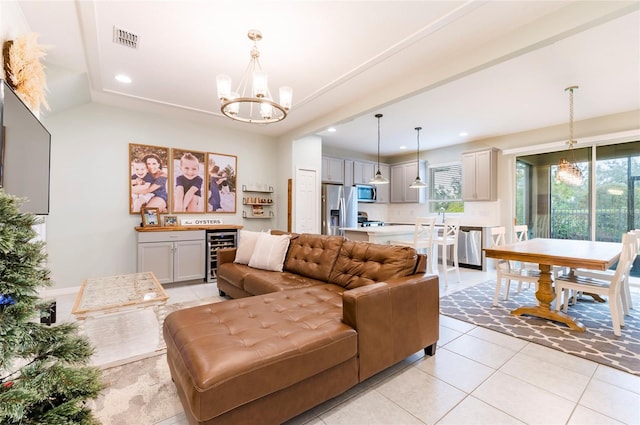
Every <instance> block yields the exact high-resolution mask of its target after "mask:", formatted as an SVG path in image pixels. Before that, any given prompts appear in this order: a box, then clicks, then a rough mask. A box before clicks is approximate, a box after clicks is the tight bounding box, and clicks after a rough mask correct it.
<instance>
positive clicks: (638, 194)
mask: <svg viewBox="0 0 640 425" xmlns="http://www.w3.org/2000/svg"><path fill="white" fill-rule="evenodd" d="M578 166H580V168H581V169H582V171H583V175H584V178H585V182H584V183H583V184H582V185H581V186H569V185H567V184H564V183H561V182H557V181H555V179H554V178H553V177H554V173H555V168H556V167H555V165H551V166H547V165H543V166H541V167H538V170H537V172H538V173H540V172H541V171H542V172H544V170H545V168H546V169H547V170H548V171H547V172H548V173H549V175H548V176H547V180H548V181H549V182H550V187H549V189H550V194H549V195H548V196H549V200H548V201H549V211H548V212H547V214H548V216H549V217H550V220H549V226H550V229H549V230H550V236H551V237H553V238H559V239H583V240H588V239H591V231H590V229H591V224H592V221H593V220H595V230H596V240H601V241H616V242H619V241H620V238H621V235H622V233H624V232H626V231H627V230H629V229H631V228H640V153H639V154H638V155H634V156H624V157H617V158H609V159H601V160H597V161H596V166H595V177H596V178H595V189H594V194H595V195H594V196H595V216H594V217H592V216H591V213H590V208H591V198H592V197H591V192H590V189H589V178H590V172H591V167H590V166H589V163H588V162H582V163H578ZM534 168H535V167H534V166H532V165H529V164H526V163H524V162H518V163H517V167H516V218H517V220H518V222H519V223H526V224H529V225H530V226H532V225H533V224H534V223H536V222H537V220H536V218H537V215H538V214H543V213H544V210H542V211H540V210H539V209H538V210H536V211H527V208H528V206H529V205H531V201H532V200H533V199H536V200H538V201H541V199H540V197H541V196H544V192H545V190H544V189H545V188H544V187H542V188H538V193H529V192H528V190H530V189H529V188H530V186H531V185H532V183H531V182H532V180H533V179H534V177H533V175H534V174H535V173H534ZM538 179H539V180H538V184H539V185H540V183H539V182H540V181H544V179H540V178H539V176H538ZM543 186H544V185H543ZM528 197H530V198H528ZM527 200H528V202H527ZM634 202H635V204H634V205H632V203H634ZM528 217H530V218H529V221H530V222H529V223H528V222H527V218H528Z"/></svg>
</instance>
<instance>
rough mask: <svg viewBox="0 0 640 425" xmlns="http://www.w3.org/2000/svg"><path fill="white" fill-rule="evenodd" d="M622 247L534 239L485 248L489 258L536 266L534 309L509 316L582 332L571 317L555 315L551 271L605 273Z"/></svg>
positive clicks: (563, 240) (561, 313)
mask: <svg viewBox="0 0 640 425" xmlns="http://www.w3.org/2000/svg"><path fill="white" fill-rule="evenodd" d="M621 251H622V245H621V244H620V243H614V242H597V241H581V240H572V239H549V238H535V239H530V240H526V241H522V242H516V243H512V244H508V245H503V246H497V247H492V248H484V252H485V255H486V256H487V257H489V258H496V259H501V260H512V261H522V262H527V263H536V264H538V266H539V268H540V277H539V278H538V290H537V291H536V299H537V300H538V304H537V305H532V306H524V307H519V308H517V309H515V310H513V311H512V312H511V314H514V315H516V316H520V315H523V314H526V315H529V316H535V317H541V318H543V319H548V320H553V321H555V322H560V323H564V324H566V325H567V326H569V328H571V329H574V330H577V331H582V332H584V330H585V326H584V325H583V324H582V323H580V322H579V321H577V320H575V318H573V317H572V316H570V315H568V314H565V313H563V312H562V311H555V310H553V309H552V308H551V303H552V302H553V300H554V299H555V297H556V293H555V291H554V289H553V287H552V284H553V279H552V277H551V268H552V267H553V266H560V267H568V268H585V269H593V270H606V269H608V268H609V267H611V266H612V265H613V264H615V262H616V261H617V260H618V258H619V257H620V253H621Z"/></svg>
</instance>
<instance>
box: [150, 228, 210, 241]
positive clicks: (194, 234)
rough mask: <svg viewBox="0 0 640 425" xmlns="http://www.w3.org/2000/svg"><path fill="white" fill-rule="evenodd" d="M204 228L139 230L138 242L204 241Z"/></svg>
mask: <svg viewBox="0 0 640 425" xmlns="http://www.w3.org/2000/svg"><path fill="white" fill-rule="evenodd" d="M204 234H205V231H204V230H179V231H173V232H172V231H168V232H138V242H176V241H197V240H203V241H204Z"/></svg>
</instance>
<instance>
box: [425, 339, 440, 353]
mask: <svg viewBox="0 0 640 425" xmlns="http://www.w3.org/2000/svg"><path fill="white" fill-rule="evenodd" d="M437 344H438V343H437V342H434V343H433V344H431V345H430V346H428V347H424V354H425V355H427V356H433V355H435V354H436V345H437Z"/></svg>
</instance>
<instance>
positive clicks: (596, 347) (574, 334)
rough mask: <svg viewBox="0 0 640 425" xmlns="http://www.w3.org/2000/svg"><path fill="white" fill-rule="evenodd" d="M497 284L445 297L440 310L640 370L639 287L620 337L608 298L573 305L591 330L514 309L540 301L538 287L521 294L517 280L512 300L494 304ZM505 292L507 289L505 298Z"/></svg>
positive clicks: (574, 313)
mask: <svg viewBox="0 0 640 425" xmlns="http://www.w3.org/2000/svg"><path fill="white" fill-rule="evenodd" d="M495 285H496V284H495V281H488V282H484V283H480V284H478V285H474V286H472V287H469V288H467V289H464V290H461V291H458V292H454V293H453V294H451V295H448V296H445V297H442V298H441V299H440V312H441V313H442V314H444V315H446V316H449V317H453V318H455V319H458V320H462V321H464V322H468V323H472V324H475V325H477V326H481V327H483V328H488V329H491V330H494V331H497V332H500V333H503V334H507V335H511V336H514V337H516V338H520V339H523V340H527V341H531V342H535V343H537V344H540V345H544V346H547V347H551V348H554V349H556V350H559V351H563V352H565V353H569V354H572V355H575V356H578V357H583V358H585V359H589V360H592V361H594V362H597V363H600V364H604V365H607V366H610V367H613V368H616V369H620V370H623V371H625V372H629V373H632V374H634V375H640V294H638V293H637V292H636V291H634V292H632V298H633V305H634V306H635V310H631V315H630V316H625V326H624V327H623V328H622V335H621V336H620V337H617V336H615V335H614V334H613V328H612V325H611V314H610V313H609V305H608V303H598V302H595V301H593V299H592V298H591V297H588V296H584V297H583V298H582V299H580V300H579V301H578V302H577V303H576V304H575V305H573V306H569V310H568V314H569V315H570V316H573V317H575V318H577V319H578V320H580V322H582V323H583V324H584V325H585V326H586V327H587V330H586V331H585V332H579V331H574V330H571V329H569V328H568V327H567V326H565V325H563V324H561V323H556V322H553V321H549V320H546V319H541V318H538V317H531V316H514V315H512V314H511V311H512V310H514V309H515V308H517V307H521V306H524V305H535V303H536V302H537V301H536V299H535V292H534V289H533V287H532V288H530V289H528V290H523V291H521V292H520V293H517V292H516V290H515V287H514V286H515V285H513V284H512V287H511V291H510V293H509V299H508V300H506V301H503V300H502V299H500V304H499V305H498V306H496V307H493V295H494V292H495ZM502 291H504V287H503V288H502ZM502 294H503V292H501V298H502ZM553 304H555V302H554V303H553ZM553 304H552V306H553Z"/></svg>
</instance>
